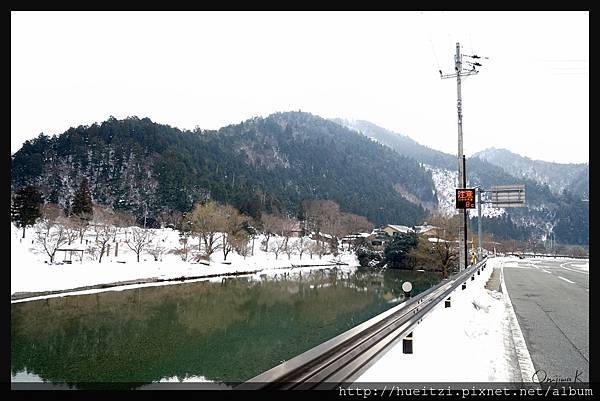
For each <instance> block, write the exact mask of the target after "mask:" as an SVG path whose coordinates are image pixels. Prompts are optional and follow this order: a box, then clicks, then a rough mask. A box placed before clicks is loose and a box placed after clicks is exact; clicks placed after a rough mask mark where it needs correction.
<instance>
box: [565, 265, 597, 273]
mask: <svg viewBox="0 0 600 401" xmlns="http://www.w3.org/2000/svg"><path fill="white" fill-rule="evenodd" d="M560 267H562V268H563V269H565V270H569V271H572V272H575V273H581V274H587V275H589V274H590V273H588V272H582V271H581V270H577V269H569V268H568V267H564V266H563V265H560Z"/></svg>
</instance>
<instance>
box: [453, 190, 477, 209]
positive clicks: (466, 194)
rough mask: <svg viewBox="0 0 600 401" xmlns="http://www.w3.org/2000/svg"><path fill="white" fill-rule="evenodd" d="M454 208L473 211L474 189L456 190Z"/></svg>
mask: <svg viewBox="0 0 600 401" xmlns="http://www.w3.org/2000/svg"><path fill="white" fill-rule="evenodd" d="M456 208H457V209H475V188H457V189H456Z"/></svg>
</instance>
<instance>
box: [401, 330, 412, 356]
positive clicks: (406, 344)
mask: <svg viewBox="0 0 600 401" xmlns="http://www.w3.org/2000/svg"><path fill="white" fill-rule="evenodd" d="M402 353H403V354H412V353H413V333H412V332H410V334H409V335H408V336H406V337H404V338H403V339H402Z"/></svg>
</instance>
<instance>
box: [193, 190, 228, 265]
mask: <svg viewBox="0 0 600 401" xmlns="http://www.w3.org/2000/svg"><path fill="white" fill-rule="evenodd" d="M225 220H226V217H225V213H224V212H223V207H222V206H221V205H219V204H218V203H217V202H215V201H208V202H206V203H205V204H200V203H198V204H197V205H196V207H195V208H194V210H193V211H192V213H191V215H190V222H191V230H192V233H193V234H194V235H196V236H197V237H198V240H199V241H202V243H203V244H204V257H206V258H207V259H210V257H211V255H212V254H213V253H215V252H216V251H217V250H218V249H220V248H221V244H218V242H217V241H218V240H219V239H221V234H220V233H221V232H223V228H224V226H225Z"/></svg>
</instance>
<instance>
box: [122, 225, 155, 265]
mask: <svg viewBox="0 0 600 401" xmlns="http://www.w3.org/2000/svg"><path fill="white" fill-rule="evenodd" d="M129 233H130V235H129V238H127V240H126V241H125V243H126V244H127V246H128V247H129V249H131V250H132V251H133V252H135V254H136V255H137V261H138V262H139V261H140V253H142V251H143V250H144V249H145V248H146V247H147V246H148V244H150V243H151V242H152V237H154V233H153V232H151V231H150V230H148V229H145V228H140V227H131V229H130V230H129Z"/></svg>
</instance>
